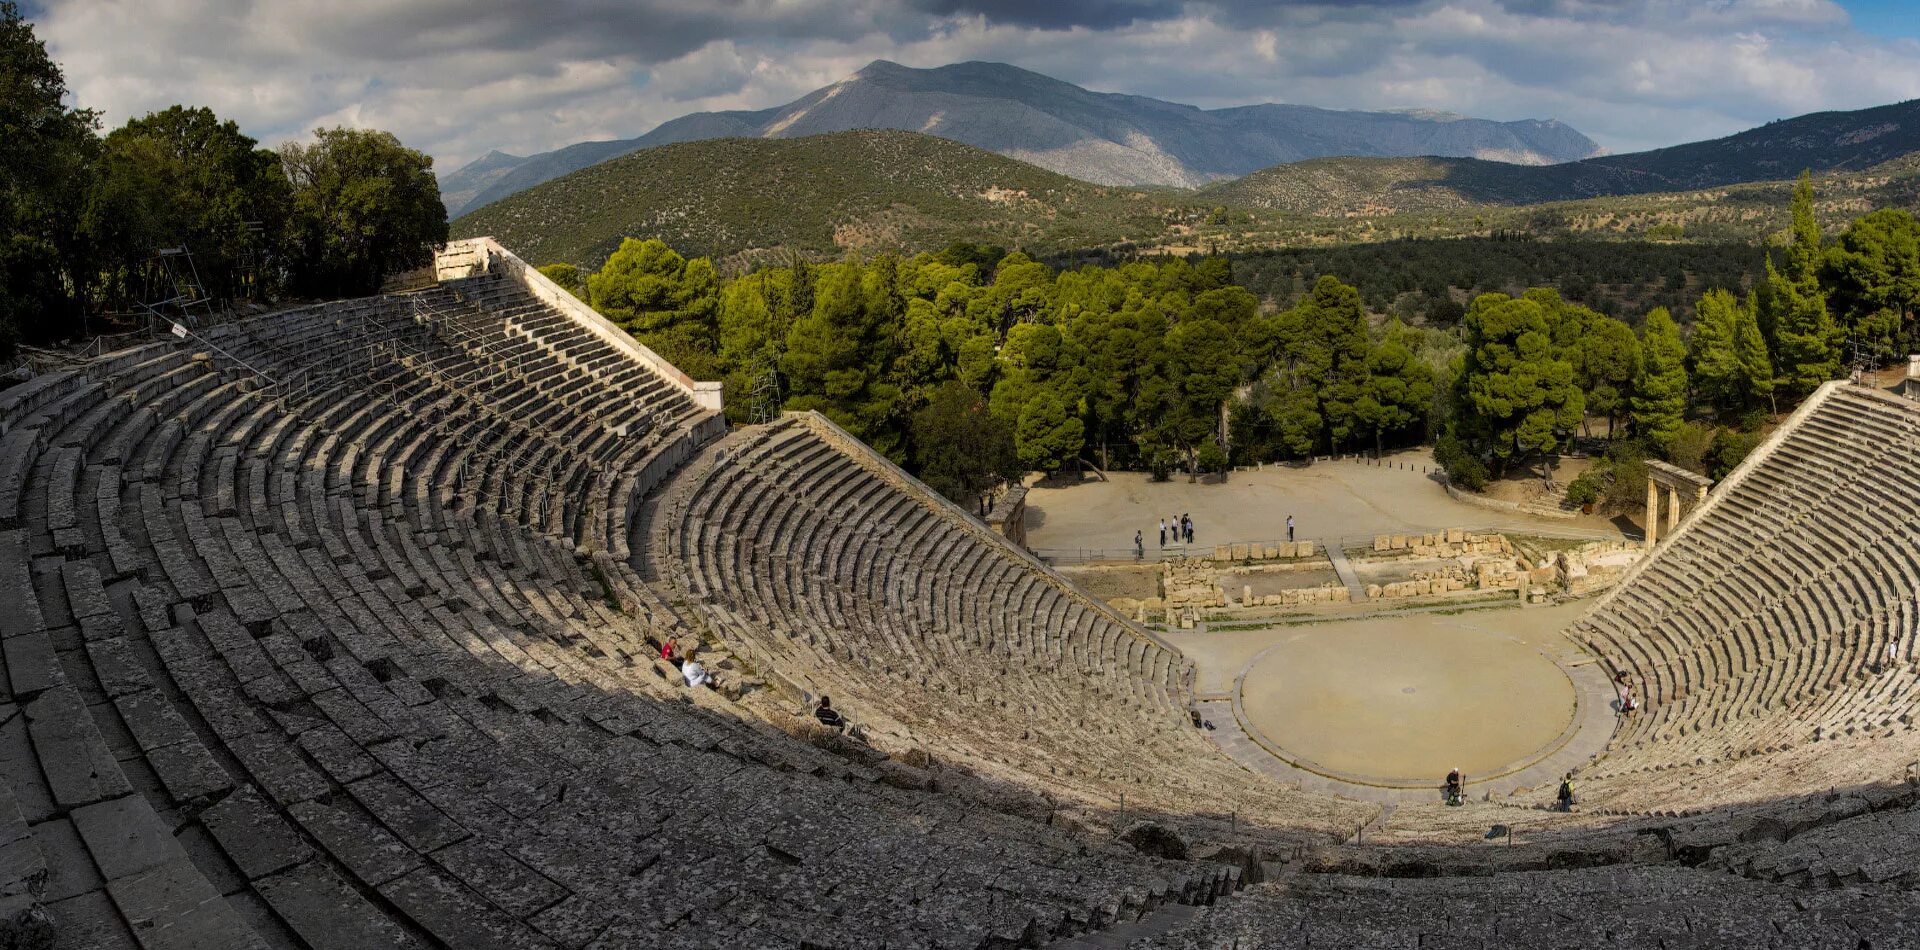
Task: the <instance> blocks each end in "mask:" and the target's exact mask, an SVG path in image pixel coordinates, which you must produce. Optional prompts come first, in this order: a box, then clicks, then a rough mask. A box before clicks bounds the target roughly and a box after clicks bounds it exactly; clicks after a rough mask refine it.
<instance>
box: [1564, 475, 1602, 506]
mask: <svg viewBox="0 0 1920 950" xmlns="http://www.w3.org/2000/svg"><path fill="white" fill-rule="evenodd" d="M1606 484H1607V483H1606V477H1605V476H1604V475H1603V474H1602V466H1599V465H1595V466H1594V467H1592V468H1589V469H1587V470H1586V471H1584V472H1581V473H1580V477H1579V478H1576V479H1574V480H1573V482H1572V484H1569V485H1568V486H1567V501H1568V503H1570V504H1574V505H1582V506H1584V505H1591V504H1593V503H1594V502H1597V501H1599V500H1600V493H1601V492H1602V491H1604V490H1605V489H1606Z"/></svg>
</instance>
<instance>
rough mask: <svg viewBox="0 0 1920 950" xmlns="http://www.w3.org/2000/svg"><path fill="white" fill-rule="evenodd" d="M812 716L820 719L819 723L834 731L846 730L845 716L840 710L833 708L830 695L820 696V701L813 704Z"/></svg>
mask: <svg viewBox="0 0 1920 950" xmlns="http://www.w3.org/2000/svg"><path fill="white" fill-rule="evenodd" d="M813 718H815V719H818V720H820V724H821V725H823V726H826V727H827V728H828V729H832V730H833V731H835V732H846V731H847V720H846V717H844V716H842V715H840V710H838V709H835V708H833V698H832V697H830V696H822V697H820V701H819V702H818V703H815V704H814V707H813Z"/></svg>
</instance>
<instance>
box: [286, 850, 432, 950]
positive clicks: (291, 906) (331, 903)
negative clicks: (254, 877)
mask: <svg viewBox="0 0 1920 950" xmlns="http://www.w3.org/2000/svg"><path fill="white" fill-rule="evenodd" d="M254 888H255V889H256V890H258V891H259V893H260V896H261V897H262V898H264V899H265V900H266V902H267V904H268V905H269V906H271V907H272V908H273V911H274V913H276V914H278V915H280V918H281V919H282V920H284V921H286V922H287V926H289V927H292V928H293V931H294V933H296V934H299V935H300V937H301V939H303V940H305V941H306V942H307V943H308V944H310V945H312V946H315V947H354V948H360V947H366V948H368V950H378V948H382V947H418V946H419V944H418V943H417V942H416V941H415V940H414V939H413V938H411V937H409V936H408V935H407V932H406V930H404V929H403V928H401V927H400V925H399V924H397V923H395V922H394V921H393V920H391V919H389V918H388V917H387V916H386V914H384V913H382V912H381V911H380V910H379V909H378V908H376V907H374V906H373V905H372V904H370V903H368V902H367V899H366V898H364V897H361V896H360V894H359V892H358V891H355V890H354V889H353V888H351V887H348V886H347V885H346V884H345V883H344V882H342V881H341V880H340V878H339V877H338V876H336V875H335V874H334V873H333V871H331V870H329V869H328V868H327V867H326V866H325V865H322V864H320V863H319V862H316V861H309V862H307V863H305V864H301V865H299V866H298V867H295V868H293V869H291V870H289V871H286V872H284V873H281V874H276V875H274V876H272V877H268V878H264V879H261V880H258V881H255V882H254Z"/></svg>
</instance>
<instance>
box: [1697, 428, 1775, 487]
mask: <svg viewBox="0 0 1920 950" xmlns="http://www.w3.org/2000/svg"><path fill="white" fill-rule="evenodd" d="M1766 438H1767V437H1766V436H1765V435H1764V434H1762V433H1759V432H1735V431H1733V430H1732V429H1722V430H1720V434H1719V435H1717V436H1715V437H1714V439H1713V451H1712V452H1711V453H1710V454H1709V455H1708V457H1707V475H1708V476H1709V477H1711V478H1713V479H1716V480H1718V479H1722V478H1725V477H1727V475H1728V473H1730V472H1732V471H1733V470H1734V469H1735V468H1738V467H1739V465H1740V463H1741V462H1743V461H1745V460H1746V457H1747V456H1748V455H1751V454H1753V450H1754V449H1757V448H1759V447H1760V443H1761V442H1764V441H1766Z"/></svg>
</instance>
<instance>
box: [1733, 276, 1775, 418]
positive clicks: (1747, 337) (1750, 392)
mask: <svg viewBox="0 0 1920 950" xmlns="http://www.w3.org/2000/svg"><path fill="white" fill-rule="evenodd" d="M1757 309H1758V308H1757V306H1756V304H1755V301H1754V297H1753V295H1752V294H1748V295H1747V301H1746V305H1745V306H1743V307H1741V308H1740V312H1739V313H1738V314H1736V315H1735V320H1734V325H1733V352H1734V355H1735V356H1737V357H1738V358H1739V360H1740V370H1741V375H1742V379H1743V381H1744V382H1745V384H1746V402H1745V404H1746V405H1747V406H1748V407H1749V408H1751V407H1753V406H1757V405H1759V404H1760V403H1761V402H1762V401H1763V400H1764V401H1767V402H1769V403H1771V401H1772V399H1773V361H1772V360H1771V359H1770V358H1768V356H1767V338H1766V336H1765V335H1764V334H1762V333H1761V332H1760V318H1759V316H1758V314H1757V312H1756V311H1757Z"/></svg>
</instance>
